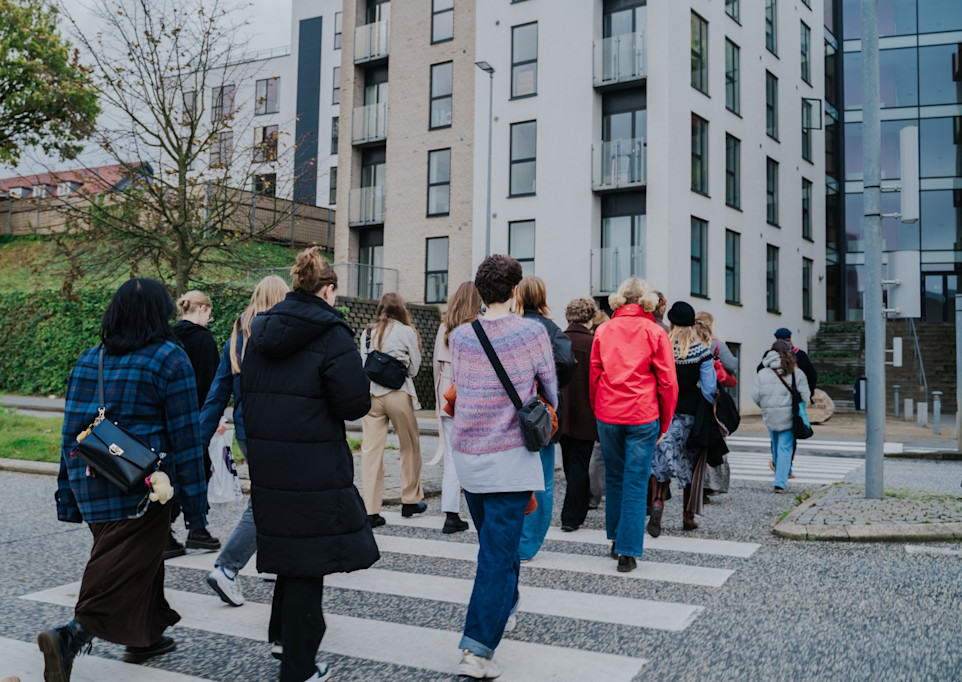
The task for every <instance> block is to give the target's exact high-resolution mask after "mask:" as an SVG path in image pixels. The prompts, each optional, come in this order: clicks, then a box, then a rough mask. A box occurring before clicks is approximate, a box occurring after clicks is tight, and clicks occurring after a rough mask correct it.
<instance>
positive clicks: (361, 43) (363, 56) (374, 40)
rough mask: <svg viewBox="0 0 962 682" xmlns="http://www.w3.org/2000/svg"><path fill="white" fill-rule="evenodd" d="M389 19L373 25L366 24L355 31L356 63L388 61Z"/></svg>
mask: <svg viewBox="0 0 962 682" xmlns="http://www.w3.org/2000/svg"><path fill="white" fill-rule="evenodd" d="M388 28H389V22H388V20H387V19H383V20H381V21H376V22H374V23H373V24H364V25H363V26H358V27H357V28H355V29H354V63H355V64H364V63H367V62H375V61H379V60H382V59H387V55H388Z"/></svg>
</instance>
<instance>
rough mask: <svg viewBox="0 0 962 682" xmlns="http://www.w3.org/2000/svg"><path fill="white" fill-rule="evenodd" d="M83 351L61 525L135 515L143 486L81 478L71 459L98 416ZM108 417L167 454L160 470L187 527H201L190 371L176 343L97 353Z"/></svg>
mask: <svg viewBox="0 0 962 682" xmlns="http://www.w3.org/2000/svg"><path fill="white" fill-rule="evenodd" d="M99 351H100V346H95V347H93V348H90V349H88V350H86V351H84V352H83V354H82V355H81V356H80V358H79V359H78V360H77V364H76V365H74V368H73V371H71V372H70V379H69V382H68V384H67V404H66V410H65V415H64V422H63V434H62V437H61V450H60V475H59V476H58V477H57V478H58V480H57V496H56V497H57V517H58V518H59V519H60V520H61V521H72V522H80V521H86V522H87V523H103V522H107V521H122V520H124V519H129V518H134V517H136V516H138V513H139V512H140V513H142V512H143V511H144V510H145V509H146V506H145V500H144V498H145V496H146V495H147V494H148V492H149V489H148V488H147V485H146V483H145V484H144V486H143V488H142V489H141V490H136V491H134V492H133V493H131V494H130V495H127V494H125V493H124V492H123V491H121V490H120V489H119V488H117V487H115V486H114V485H112V484H111V483H108V482H107V481H106V479H103V478H99V477H96V476H91V475H88V472H87V465H86V463H84V461H83V460H82V459H80V457H78V456H76V454H74V449H75V448H76V446H77V435H78V434H79V433H80V432H81V431H83V430H84V429H86V428H87V426H89V425H90V423H91V422H92V421H93V419H94V417H95V416H96V415H97V407H98V405H97V355H98V353H99ZM104 399H105V401H106V403H107V405H106V407H107V418H108V419H110V420H111V421H115V422H117V423H118V424H120V425H121V426H123V427H124V428H125V429H127V430H128V431H130V432H131V433H133V434H135V435H137V436H139V437H140V438H142V439H143V440H144V442H146V443H147V444H148V445H150V446H151V447H153V448H154V449H155V450H156V451H157V452H161V453H166V456H165V457H164V458H163V460H162V463H161V467H160V468H161V470H162V471H165V472H166V473H167V475H168V476H170V480H171V483H172V484H173V486H174V490H175V492H176V495H177V498H176V499H177V501H178V502H180V504H181V506H182V507H183V510H184V517H185V519H186V520H187V523H188V525H189V526H190V527H195V526H196V527H202V526H205V525H207V479H206V477H205V475H204V459H203V452H202V450H201V442H200V426H199V416H200V410H199V408H198V406H197V388H196V384H195V380H194V369H193V367H191V364H190V359H189V358H188V357H187V353H186V352H184V349H183V348H182V347H181V346H180V345H179V344H177V343H176V342H175V341H163V342H160V343H154V344H151V345H149V346H146V347H144V348H141V349H139V350H136V351H133V352H131V353H128V354H126V355H119V356H117V355H110V354H106V355H104Z"/></svg>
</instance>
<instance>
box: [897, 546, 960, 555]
mask: <svg viewBox="0 0 962 682" xmlns="http://www.w3.org/2000/svg"><path fill="white" fill-rule="evenodd" d="M905 551H906V553H908V554H929V555H933V556H935V555H947V556H962V549H950V548H948V547H932V546H926V545H905Z"/></svg>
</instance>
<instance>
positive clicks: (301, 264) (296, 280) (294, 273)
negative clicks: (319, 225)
mask: <svg viewBox="0 0 962 682" xmlns="http://www.w3.org/2000/svg"><path fill="white" fill-rule="evenodd" d="M328 284H333V285H334V287H335V288H337V273H336V272H334V268H332V267H331V264H330V263H328V262H327V259H326V258H325V257H324V256H322V255H321V250H320V249H319V248H318V247H316V246H312V247H310V248H307V249H304V250H303V251H301V252H300V253H299V254H297V259H296V261H295V262H294V266H293V267H292V268H291V289H293V290H294V291H303V292H304V293H307V294H316V293H317V292H318V291H320V290H321V289H323V288H324V287H326V286H327V285H328Z"/></svg>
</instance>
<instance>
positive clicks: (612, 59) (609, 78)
mask: <svg viewBox="0 0 962 682" xmlns="http://www.w3.org/2000/svg"><path fill="white" fill-rule="evenodd" d="M647 76H648V69H647V61H646V57H645V34H644V33H641V32H638V33H625V34H624V35H620V36H613V37H611V38H604V39H603V40H596V41H595V46H594V83H595V87H596V88H597V87H601V86H604V85H614V84H616V83H627V82H629V81H635V80H641V79H643V78H647Z"/></svg>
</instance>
